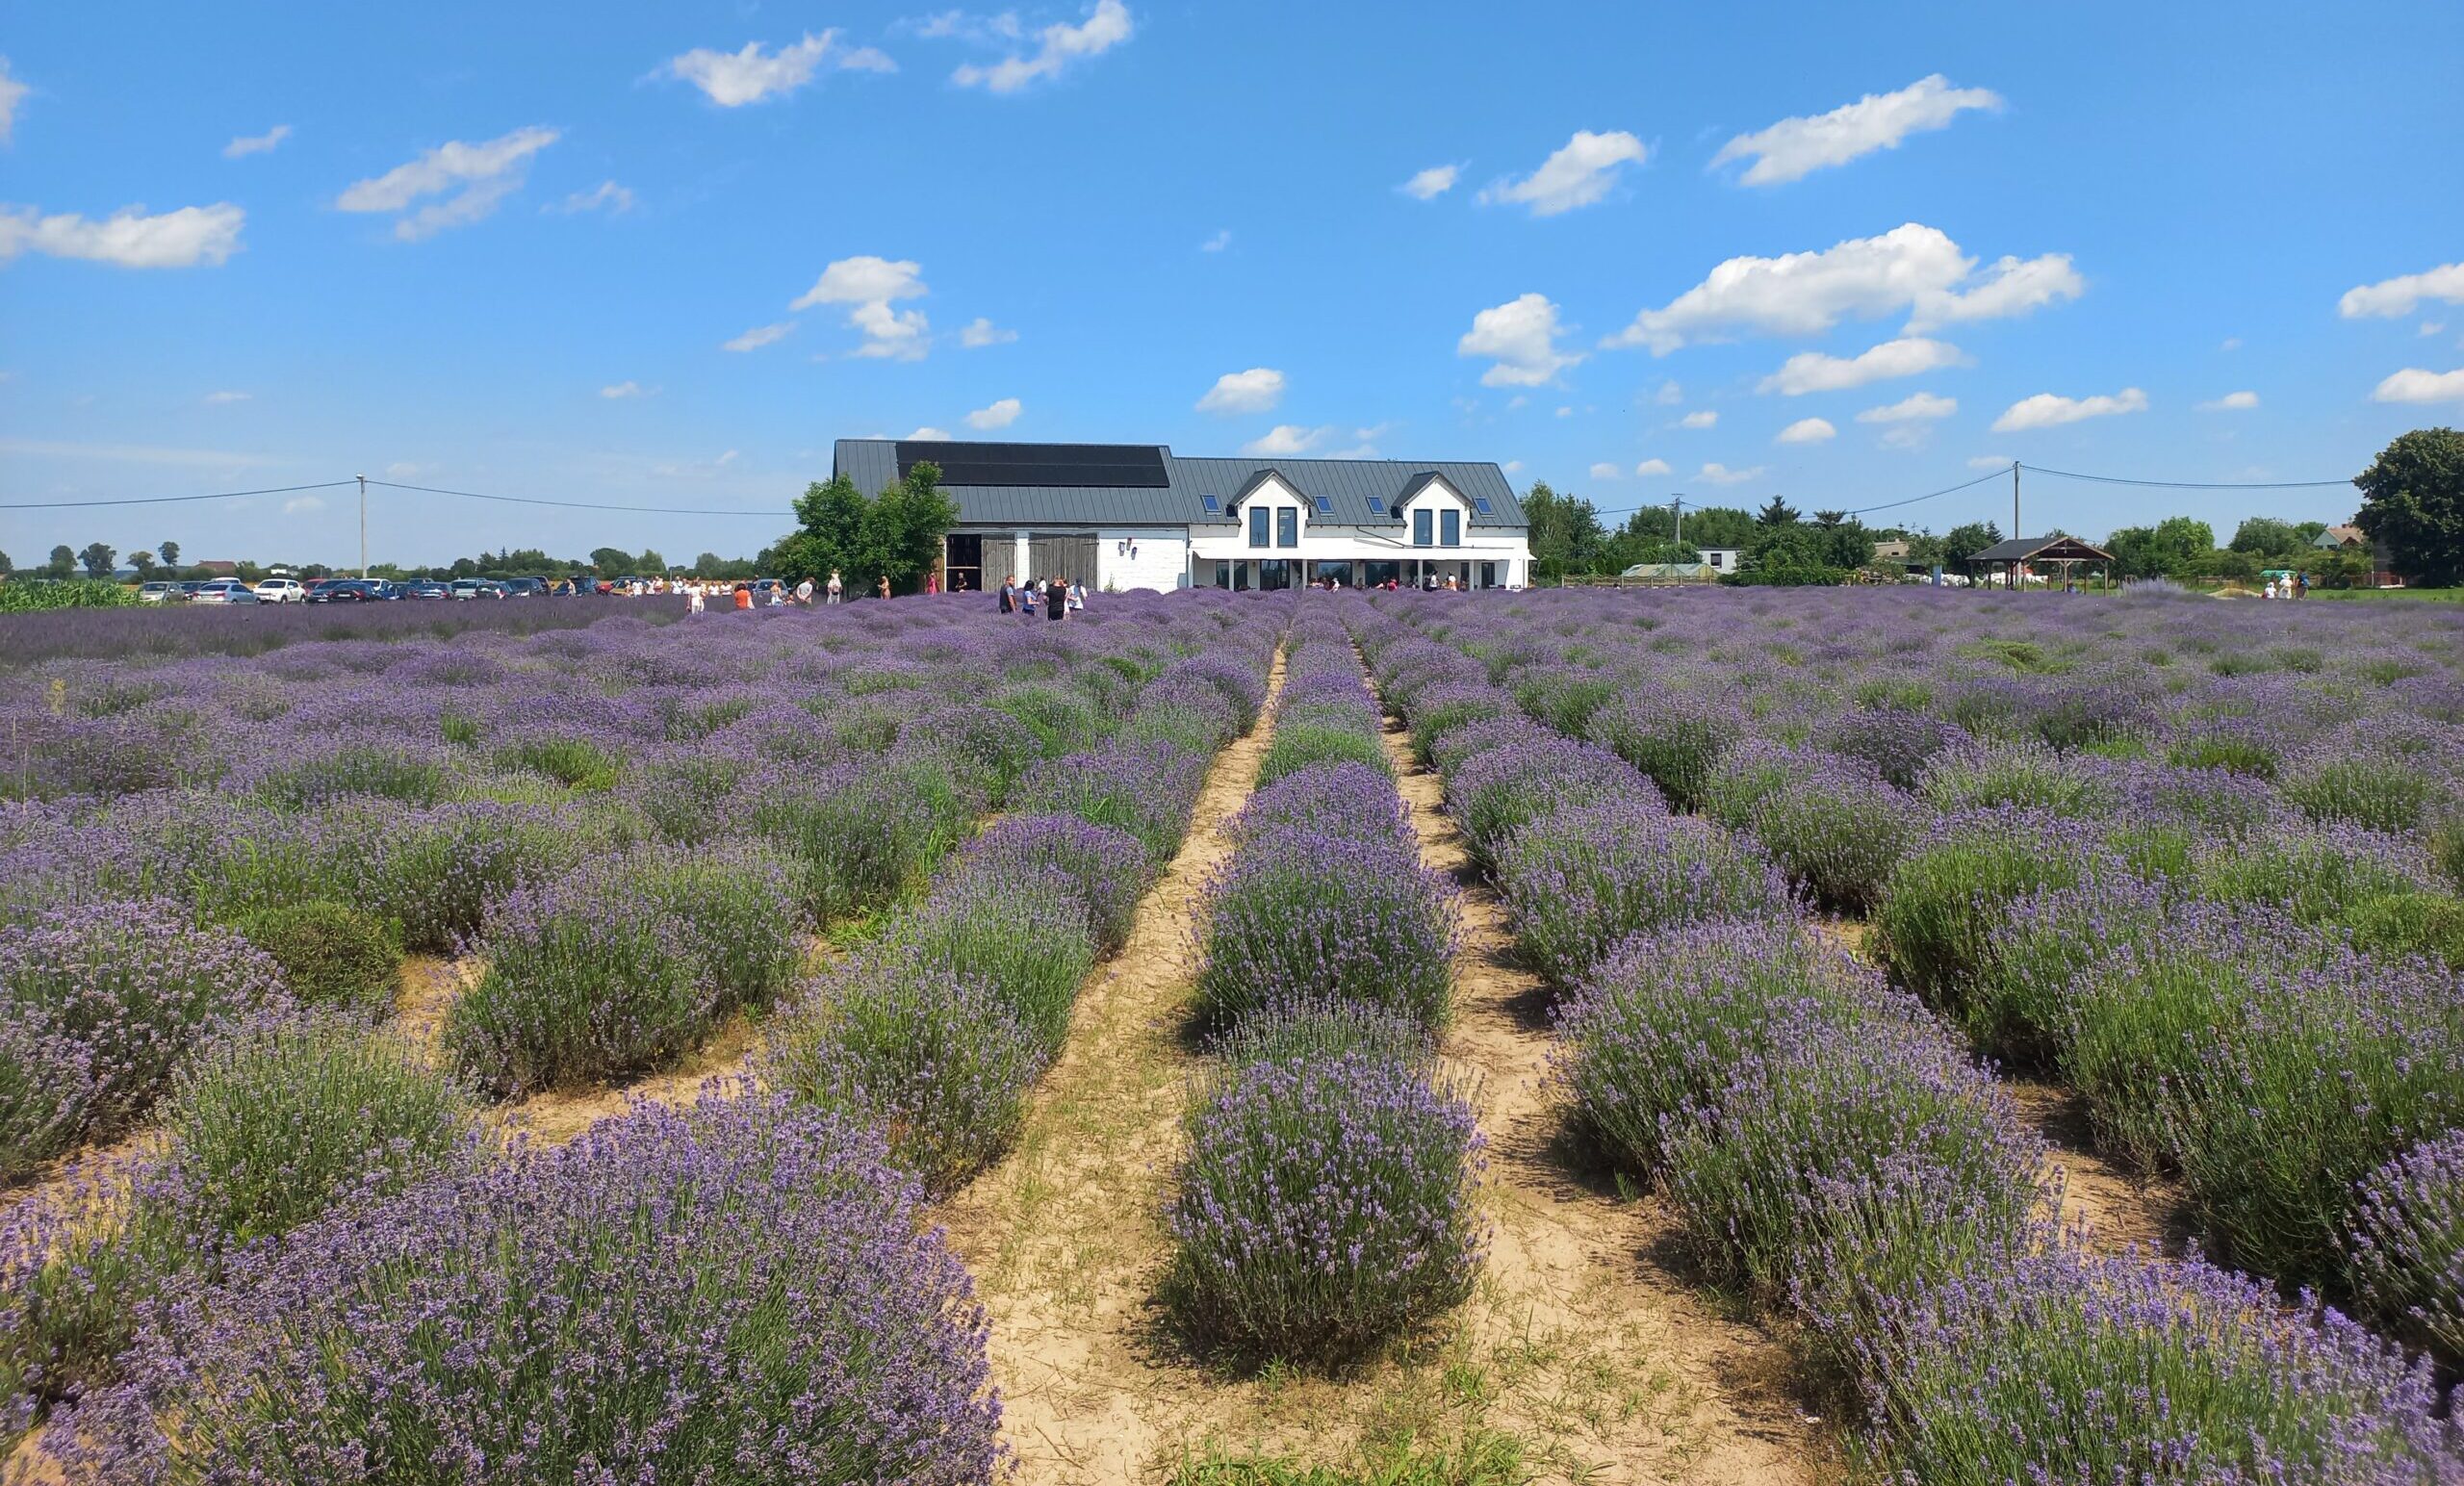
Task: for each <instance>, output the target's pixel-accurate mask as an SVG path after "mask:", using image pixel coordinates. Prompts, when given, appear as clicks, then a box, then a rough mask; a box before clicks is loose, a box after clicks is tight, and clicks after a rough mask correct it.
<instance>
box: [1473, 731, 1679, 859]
mask: <svg viewBox="0 0 2464 1486" xmlns="http://www.w3.org/2000/svg"><path fill="white" fill-rule="evenodd" d="M1616 802H1626V803H1629V804H1630V805H1631V806H1632V807H1635V808H1636V809H1648V808H1658V809H1661V810H1663V812H1664V810H1665V807H1664V806H1662V805H1661V802H1660V798H1659V791H1658V790H1657V789H1655V788H1654V787H1653V785H1652V782H1651V781H1649V780H1647V779H1645V778H1643V777H1642V775H1640V774H1638V773H1636V772H1635V771H1634V769H1633V767H1632V766H1631V765H1630V764H1628V763H1627V762H1626V761H1625V760H1624V759H1621V758H1619V757H1618V756H1616V755H1614V754H1611V753H1609V752H1608V751H1607V750H1605V749H1600V748H1594V747H1592V746H1591V745H1589V744H1587V743H1577V742H1574V741H1572V740H1571V739H1566V738H1547V739H1544V740H1541V741H1538V742H1534V743H1530V744H1515V743H1509V744H1506V745H1503V746H1501V747H1499V748H1492V749H1489V750H1487V751H1486V752H1484V753H1481V754H1478V755H1476V756H1474V757H1472V758H1470V759H1467V760H1465V762H1464V763H1463V765H1462V767H1460V768H1458V769H1456V770H1455V771H1454V772H1453V773H1451V774H1450V775H1448V776H1447V779H1446V807H1447V809H1448V811H1449V812H1450V813H1451V814H1452V815H1453V817H1454V819H1455V821H1456V823H1457V824H1459V825H1460V826H1461V827H1462V828H1463V837H1464V841H1465V843H1466V845H1468V846H1469V847H1470V849H1471V851H1472V854H1473V857H1474V858H1475V859H1476V860H1478V861H1479V862H1481V863H1482V864H1483V865H1488V866H1495V865H1496V863H1497V860H1498V855H1499V853H1500V852H1501V850H1503V848H1504V846H1505V843H1506V840H1507V838H1508V837H1510V836H1512V835H1513V834H1514V833H1516V832H1518V831H1521V830H1523V829H1524V828H1526V827H1527V826H1529V825H1531V824H1532V823H1533V822H1534V821H1538V820H1542V819H1544V818H1546V817H1548V816H1550V815H1553V814H1554V813H1555V812H1556V811H1558V810H1559V809H1562V808H1564V807H1568V806H1589V805H1598V804H1604V803H1616Z"/></svg>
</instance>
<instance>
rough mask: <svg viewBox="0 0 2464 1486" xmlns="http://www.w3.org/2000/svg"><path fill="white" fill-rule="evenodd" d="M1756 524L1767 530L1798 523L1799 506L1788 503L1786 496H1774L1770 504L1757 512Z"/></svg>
mask: <svg viewBox="0 0 2464 1486" xmlns="http://www.w3.org/2000/svg"><path fill="white" fill-rule="evenodd" d="M1754 524H1755V525H1758V526H1760V527H1761V528H1762V529H1763V530H1765V531H1770V530H1774V529H1776V528H1778V527H1781V526H1793V525H1796V524H1797V508H1796V507H1795V506H1793V505H1790V504H1789V503H1788V500H1787V498H1786V497H1785V496H1773V497H1772V498H1771V502H1770V504H1768V505H1765V506H1764V507H1763V508H1762V509H1761V510H1759V511H1758V512H1756V513H1755V516H1754Z"/></svg>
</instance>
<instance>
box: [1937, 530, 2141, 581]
mask: <svg viewBox="0 0 2464 1486" xmlns="http://www.w3.org/2000/svg"><path fill="white" fill-rule="evenodd" d="M1967 560H1968V561H1969V562H1971V563H1977V564H1980V565H1983V566H1985V567H1995V566H1999V567H2000V568H2001V569H2002V580H2003V584H2004V586H2005V587H2009V588H2017V587H2018V586H2019V570H2020V569H2022V568H2026V567H2034V566H2039V565H2044V564H2050V565H2054V566H2058V567H2060V568H2061V569H2062V580H2063V582H2065V583H2068V582H2069V581H2070V575H2071V574H2072V572H2073V571H2074V570H2076V569H2077V568H2078V566H2079V564H2081V563H2083V562H2093V563H2101V564H2103V571H2104V573H2105V574H2106V575H2107V576H2110V575H2111V574H2112V573H2113V566H2114V554H2113V553H2111V552H2109V551H2105V550H2104V549H2103V548H2101V547H2098V546H2096V545H2094V544H2093V543H2091V542H2082V541H2080V540H2079V539H2078V538H2077V537H2061V536H2055V537H2013V538H2011V539H2010V540H2009V541H2007V542H1996V543H1994V544H1993V545H1992V546H1991V547H1989V548H1987V549H1986V550H1985V551H1981V552H1970V553H1968V558H1967Z"/></svg>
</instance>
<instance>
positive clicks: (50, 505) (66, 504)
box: [0, 480, 351, 511]
mask: <svg viewBox="0 0 2464 1486" xmlns="http://www.w3.org/2000/svg"><path fill="white" fill-rule="evenodd" d="M349 483H351V482H350V481H349V480H325V481H322V482H321V483H319V484H315V485H276V486H274V487H272V488H271V489H269V490H218V491H216V492H215V493H214V494H212V495H209V496H123V497H119V498H117V499H115V500H19V501H13V502H11V503H9V504H6V505H0V511H80V510H86V509H88V508H90V507H92V506H98V505H177V504H181V503H183V502H186V501H192V500H239V499H240V498H241V497H243V496H288V495H294V494H295V493H297V492H299V491H303V490H333V489H335V488H337V487H339V486H343V485H347V484H349Z"/></svg>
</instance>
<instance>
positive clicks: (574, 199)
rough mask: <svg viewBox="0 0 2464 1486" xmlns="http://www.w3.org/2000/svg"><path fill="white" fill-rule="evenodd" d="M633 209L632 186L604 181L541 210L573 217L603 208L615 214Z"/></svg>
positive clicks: (602, 209) (610, 213)
mask: <svg viewBox="0 0 2464 1486" xmlns="http://www.w3.org/2000/svg"><path fill="white" fill-rule="evenodd" d="M632 209H633V192H632V188H631V187H629V186H619V185H617V184H616V183H615V182H614V181H602V182H600V183H599V184H598V185H597V186H595V187H593V188H591V189H590V190H588V191H578V192H574V193H573V194H572V195H569V196H567V197H565V199H563V200H562V201H559V202H556V203H555V204H554V205H553V206H548V207H542V208H541V209H540V210H542V211H548V212H554V213H556V214H557V215H558V216H560V217H572V216H575V215H577V214H578V213H582V212H597V211H605V212H607V213H608V214H609V215H611V216H613V215H614V214H616V213H619V212H629V211H631V210H632Z"/></svg>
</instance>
